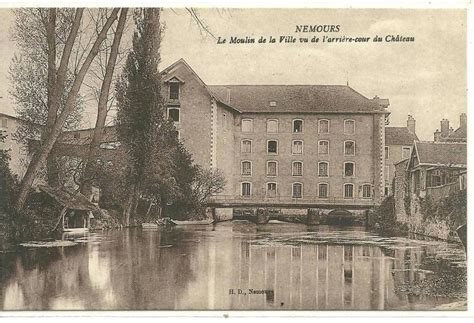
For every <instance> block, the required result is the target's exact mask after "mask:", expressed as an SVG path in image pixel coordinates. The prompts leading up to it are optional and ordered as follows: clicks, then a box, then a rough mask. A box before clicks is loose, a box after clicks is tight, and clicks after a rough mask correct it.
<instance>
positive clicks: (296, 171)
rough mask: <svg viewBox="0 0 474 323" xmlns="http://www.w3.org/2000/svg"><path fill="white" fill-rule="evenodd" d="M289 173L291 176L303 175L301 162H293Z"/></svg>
mask: <svg viewBox="0 0 474 323" xmlns="http://www.w3.org/2000/svg"><path fill="white" fill-rule="evenodd" d="M291 173H292V175H293V176H303V163H302V162H300V161H295V162H293V167H292V172H291Z"/></svg>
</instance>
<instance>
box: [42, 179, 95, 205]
mask: <svg viewBox="0 0 474 323" xmlns="http://www.w3.org/2000/svg"><path fill="white" fill-rule="evenodd" d="M38 187H39V189H40V190H41V191H43V192H45V193H46V194H48V195H49V196H51V197H52V198H53V199H55V200H56V201H57V202H58V203H59V204H61V206H63V207H67V208H68V209H73V210H80V211H94V210H97V206H96V205H95V204H93V203H92V202H91V201H89V200H88V199H87V197H85V196H84V195H82V194H81V193H80V192H74V191H73V190H71V189H68V188H52V187H50V186H46V185H39V186H38Z"/></svg>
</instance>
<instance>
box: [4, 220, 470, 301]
mask: <svg viewBox="0 0 474 323" xmlns="http://www.w3.org/2000/svg"><path fill="white" fill-rule="evenodd" d="M312 231H315V232H307V229H306V227H305V226H302V225H290V224H288V225H286V224H284V225H277V226H272V225H267V226H256V225H254V224H249V223H238V222H234V223H223V224H219V225H217V226H214V227H213V226H209V227H207V226H206V227H186V228H174V229H172V230H156V231H142V230H129V231H128V230H124V231H115V232H110V233H105V234H100V235H99V234H91V235H90V236H88V239H77V240H76V241H81V240H90V241H89V242H85V243H84V242H81V243H80V244H79V245H77V246H74V247H58V248H41V249H26V248H25V249H21V250H19V251H18V252H15V253H13V252H12V253H6V254H2V255H0V260H1V268H0V273H1V276H0V306H2V308H3V309H4V310H15V309H22V310H24V309H30V310H32V309H37V310H41V309H53V310H54V309H104V310H106V309H183V310H184V309H285V310H288V309H307V310H311V309H319V310H325V309H346V310H348V309H376V310H384V309H430V308H433V307H434V306H436V305H439V304H443V303H448V302H450V301H452V300H453V297H452V296H448V297H446V296H442V297H440V296H439V294H438V296H437V297H435V296H436V295H430V294H429V293H428V295H426V294H420V293H415V292H413V288H411V287H416V288H419V286H422V285H420V284H423V283H425V282H429V280H430V279H432V280H435V281H437V282H439V281H440V279H444V280H445V283H446V284H447V285H449V284H450V285H453V286H458V287H459V286H460V288H458V289H463V288H464V289H465V276H466V273H465V271H466V270H465V268H463V266H462V264H464V263H465V262H464V258H463V257H464V256H463V254H462V251H460V250H459V249H458V248H457V247H455V246H452V245H449V244H446V243H442V242H426V243H425V242H420V241H415V240H409V239H402V238H399V239H398V238H397V239H385V238H381V237H378V236H376V235H373V234H370V233H367V232H364V231H361V230H360V229H355V228H351V229H346V230H345V231H341V230H339V229H337V228H331V227H318V228H317V229H314V230H312ZM440 255H441V256H443V255H445V256H446V257H444V258H443V257H441V258H440V257H439V256H440ZM427 261H428V264H429V269H426V268H424V267H426V266H425V265H426V263H427ZM442 265H443V266H448V267H449V268H448V269H449V272H457V273H459V275H458V276H456V277H457V278H459V277H460V278H461V280H460V282H459V281H457V282H450V281H449V279H450V278H446V277H444V276H442V275H443V274H442V270H441V269H440V268H441V267H442ZM460 265H461V266H460ZM440 266H441V267H440ZM443 268H444V267H443ZM463 279H464V280H463ZM456 284H458V285H456ZM463 296H464V295H463V292H462V291H461V293H460V296H459V297H463Z"/></svg>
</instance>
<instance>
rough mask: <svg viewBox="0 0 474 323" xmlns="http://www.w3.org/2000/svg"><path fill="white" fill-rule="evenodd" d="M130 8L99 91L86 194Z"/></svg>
mask: <svg viewBox="0 0 474 323" xmlns="http://www.w3.org/2000/svg"><path fill="white" fill-rule="evenodd" d="M127 14H128V9H126V8H123V9H122V10H121V12H120V17H119V20H118V24H117V28H116V30H115V32H114V38H113V42H112V46H111V48H110V54H109V57H108V59H107V64H106V68H105V73H104V77H103V80H102V85H101V88H100V92H99V100H98V103H97V120H96V123H95V128H94V131H93V133H92V139H91V143H90V147H89V153H88V156H87V159H86V161H85V166H84V174H83V179H82V183H81V184H82V187H81V192H82V193H83V194H84V195H85V196H89V195H90V194H91V189H92V181H93V179H94V175H93V174H94V173H95V169H96V164H97V163H96V160H97V157H98V155H99V145H100V142H101V139H102V135H103V133H104V126H105V120H106V118H107V111H108V109H107V108H108V102H109V94H110V85H111V84H112V79H113V75H114V70H115V65H116V62H117V57H118V54H119V47H120V42H121V40H122V35H123V31H124V29H125V22H126V20H127Z"/></svg>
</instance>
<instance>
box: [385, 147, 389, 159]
mask: <svg viewBox="0 0 474 323" xmlns="http://www.w3.org/2000/svg"><path fill="white" fill-rule="evenodd" d="M389 158H390V148H389V147H387V146H385V159H389Z"/></svg>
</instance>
